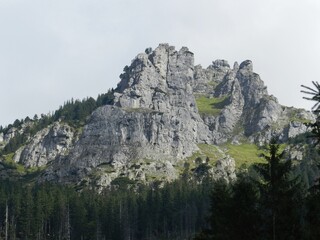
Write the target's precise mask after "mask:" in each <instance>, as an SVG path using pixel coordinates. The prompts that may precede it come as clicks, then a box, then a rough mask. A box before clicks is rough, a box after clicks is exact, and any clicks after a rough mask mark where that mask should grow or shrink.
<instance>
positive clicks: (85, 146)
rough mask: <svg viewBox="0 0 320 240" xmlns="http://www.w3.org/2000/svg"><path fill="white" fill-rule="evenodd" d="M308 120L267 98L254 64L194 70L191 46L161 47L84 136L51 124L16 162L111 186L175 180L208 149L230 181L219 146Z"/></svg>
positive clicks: (129, 71) (298, 129) (218, 172)
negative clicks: (118, 182) (117, 180)
mask: <svg viewBox="0 0 320 240" xmlns="http://www.w3.org/2000/svg"><path fill="white" fill-rule="evenodd" d="M306 120H307V121H310V120H312V115H311V114H310V113H308V112H306V111H304V110H299V109H293V108H286V107H284V106H281V105H280V104H279V103H278V101H277V100H276V98H275V97H273V96H270V95H268V92H267V88H266V86H265V85H264V82H263V81H262V80H261V78H260V76H259V75H258V74H257V73H255V72H254V71H253V64H252V62H251V61H250V60H246V61H244V62H242V63H241V64H240V65H239V64H238V63H237V62H235V63H234V66H233V68H230V65H229V64H228V62H227V61H226V60H215V61H213V62H212V64H210V65H209V66H208V67H207V68H203V67H202V66H200V65H197V66H195V65H194V54H193V53H192V52H190V51H189V49H188V48H187V47H182V48H181V49H180V50H176V49H175V47H173V46H170V45H169V44H160V45H159V46H158V47H157V48H156V49H154V50H152V49H151V48H148V49H146V51H145V52H143V53H140V54H138V55H137V56H136V57H135V58H134V59H133V60H132V62H131V64H130V65H129V66H126V67H125V68H124V69H123V73H122V74H121V75H120V82H119V84H118V86H117V88H116V90H115V92H114V103H113V105H106V106H103V107H100V108H98V109H96V110H95V111H94V112H93V113H92V115H91V116H90V117H89V118H88V121H87V123H86V125H85V126H84V128H83V131H81V132H82V134H81V136H79V135H78V132H80V131H77V130H75V129H73V128H71V127H69V126H68V125H66V124H62V123H59V124H58V123H56V124H53V125H52V126H50V127H49V128H47V129H44V130H41V131H40V132H38V133H37V134H36V135H35V136H33V138H32V139H31V140H30V141H29V142H28V144H26V145H25V146H23V147H22V148H21V149H19V150H18V151H17V152H16V153H15V156H14V158H13V159H14V161H16V162H19V163H21V164H23V165H24V166H27V167H28V166H44V165H48V168H47V170H46V171H45V173H44V174H43V176H42V180H55V181H62V182H69V181H71V182H74V181H79V180H85V179H87V180H86V181H91V180H90V179H91V177H92V175H94V176H95V178H94V179H95V181H97V182H98V183H97V184H98V185H101V186H107V185H110V183H111V181H112V180H113V179H115V178H117V177H123V176H124V177H128V178H131V179H135V180H139V181H140V180H141V181H144V182H148V179H150V178H156V179H159V178H163V179H166V180H172V179H175V178H177V177H179V172H180V171H181V166H184V164H183V163H184V162H185V161H190V160H188V159H192V158H193V156H194V155H195V154H198V155H199V154H200V153H201V151H202V150H201V146H202V149H203V146H208V148H210V149H211V151H216V152H215V156H220V157H218V159H214V160H213V159H211V161H212V162H213V161H214V162H215V164H216V166H215V168H213V169H212V170H211V173H212V174H213V175H215V176H223V177H225V178H226V179H228V178H230V177H231V178H232V177H234V168H235V163H234V159H232V158H230V156H228V155H227V154H226V153H225V152H224V151H223V150H221V149H220V148H219V145H221V144H225V143H227V142H232V143H235V144H241V142H251V143H255V144H262V143H264V142H265V141H267V140H269V139H270V138H271V137H272V136H280V138H281V139H282V140H283V141H286V140H287V139H288V138H290V137H294V136H297V135H299V134H300V133H303V132H305V130H306V127H305V125H304V124H303V122H304V121H306ZM8 134H9V132H8ZM6 138H8V136H1V138H0V140H1V139H6ZM216 149H218V150H216ZM214 158H215V157H214ZM192 161H193V160H192ZM209 161H210V159H209ZM188 163H189V162H188ZM191 164H194V163H193V162H191ZM177 166H180V168H179V167H177ZM217 166H218V167H217ZM219 166H220V167H219ZM221 166H223V168H221ZM97 176H98V177H97Z"/></svg>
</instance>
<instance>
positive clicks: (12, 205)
mask: <svg viewBox="0 0 320 240" xmlns="http://www.w3.org/2000/svg"><path fill="white" fill-rule="evenodd" d="M211 185H212V184H211V183H210V182H209V180H208V181H205V182H203V184H201V185H197V184H192V183H191V182H189V183H187V182H186V181H184V180H179V181H176V182H174V183H171V184H167V185H165V186H164V187H160V186H159V184H157V183H155V184H153V185H152V186H149V187H147V186H140V187H135V188H132V187H131V188H130V186H129V185H128V184H127V182H126V181H117V182H115V183H114V184H113V186H112V189H109V190H106V191H104V192H102V193H100V194H98V193H96V192H94V191H90V190H84V191H82V192H77V191H76V190H75V189H74V188H70V187H69V188H68V187H61V186H57V185H50V184H44V185H34V186H25V185H24V184H21V183H12V182H2V183H1V185H0V226H1V227H0V232H1V235H0V239H5V236H6V235H7V236H8V239H186V238H188V237H190V236H193V235H194V234H195V233H196V232H197V231H198V230H199V229H200V227H201V226H204V225H206V222H205V216H206V214H207V212H208V207H209V195H210V189H211Z"/></svg>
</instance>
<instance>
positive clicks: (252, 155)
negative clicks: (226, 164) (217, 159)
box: [226, 143, 264, 168]
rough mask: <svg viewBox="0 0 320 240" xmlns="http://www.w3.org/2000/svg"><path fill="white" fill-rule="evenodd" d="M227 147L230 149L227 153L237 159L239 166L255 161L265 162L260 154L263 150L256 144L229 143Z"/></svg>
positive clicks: (237, 165) (248, 164)
mask: <svg viewBox="0 0 320 240" xmlns="http://www.w3.org/2000/svg"><path fill="white" fill-rule="evenodd" d="M226 148H227V149H228V150H227V154H228V155H230V156H231V157H232V158H233V159H234V160H235V162H236V167H237V168H239V167H241V166H242V165H246V166H250V165H252V164H254V163H262V162H264V159H263V158H261V157H260V156H259V155H260V154H261V153H262V150H259V149H258V147H257V146H256V145H255V144H250V143H243V144H240V145H233V144H227V145H226Z"/></svg>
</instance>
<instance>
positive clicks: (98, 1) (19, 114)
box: [0, 0, 320, 125]
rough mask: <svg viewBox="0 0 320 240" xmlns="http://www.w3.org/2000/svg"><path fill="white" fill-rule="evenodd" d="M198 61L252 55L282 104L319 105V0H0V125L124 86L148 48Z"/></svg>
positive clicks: (201, 62)
mask: <svg viewBox="0 0 320 240" xmlns="http://www.w3.org/2000/svg"><path fill="white" fill-rule="evenodd" d="M159 43H169V44H170V45H174V46H176V49H180V47H182V46H187V47H189V49H190V50H191V51H192V52H194V54H195V63H196V64H201V65H202V66H204V67H207V66H208V65H209V64H210V63H211V62H212V61H213V60H215V59H226V60H228V61H229V63H230V65H232V64H233V62H234V61H238V62H239V63H240V62H242V61H244V60H246V59H251V60H252V61H253V67H254V71H255V72H257V73H258V74H260V76H261V78H262V80H264V82H265V84H266V85H267V86H268V90H269V93H270V94H273V95H275V96H276V97H277V98H278V99H279V102H280V103H282V104H284V105H288V106H296V107H305V108H307V109H310V107H311V105H312V104H311V103H309V102H307V101H306V100H303V99H302V96H303V95H302V94H301V93H300V90H301V88H300V85H301V84H305V85H311V81H312V80H314V81H317V80H318V81H320V68H319V67H318V65H319V64H320V1H319V0H303V1H302V0H264V1H259V0H241V1H240V0H197V1H194V0H193V1H191V0H161V1H153V0H74V1H71V0H54V1H53V0H47V1H44V0H29V1H26V0H0V83H1V94H0V125H7V124H9V123H12V122H13V121H14V120H15V119H17V118H18V119H21V118H25V117H26V116H30V117H33V116H34V114H35V113H37V114H41V113H48V112H50V111H53V110H55V109H57V108H58V107H59V105H61V104H63V103H64V101H66V100H68V99H71V98H72V97H73V98H80V99H82V98H84V97H87V96H92V97H96V96H97V95H98V94H99V93H104V92H106V91H107V90H108V89H109V88H111V87H116V84H117V82H118V81H119V77H118V76H119V75H120V73H121V72H122V69H123V67H124V66H125V65H129V64H130V62H131V60H132V59H133V58H134V57H135V56H136V55H137V54H138V53H140V52H143V51H144V50H145V48H147V47H152V48H153V49H154V48H156V47H157V46H158V44H159Z"/></svg>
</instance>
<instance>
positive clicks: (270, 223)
mask: <svg viewBox="0 0 320 240" xmlns="http://www.w3.org/2000/svg"><path fill="white" fill-rule="evenodd" d="M267 149H268V153H267V154H263V157H264V158H265V160H266V161H267V162H266V163H259V164H256V165H254V169H255V170H256V171H257V173H258V174H259V179H258V181H257V182H258V185H259V188H260V193H261V201H262V206H263V208H264V214H263V218H264V220H265V221H264V226H265V229H264V231H265V236H266V239H273V240H276V239H301V237H302V236H301V234H302V230H301V224H300V219H301V218H300V215H299V210H300V209H301V206H302V195H303V194H302V188H301V184H300V182H299V179H298V177H294V176H293V174H292V161H291V160H284V154H285V153H284V151H281V150H280V145H279V144H278V143H277V141H276V140H275V139H272V140H271V141H270V143H269V145H268V147H267Z"/></svg>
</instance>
